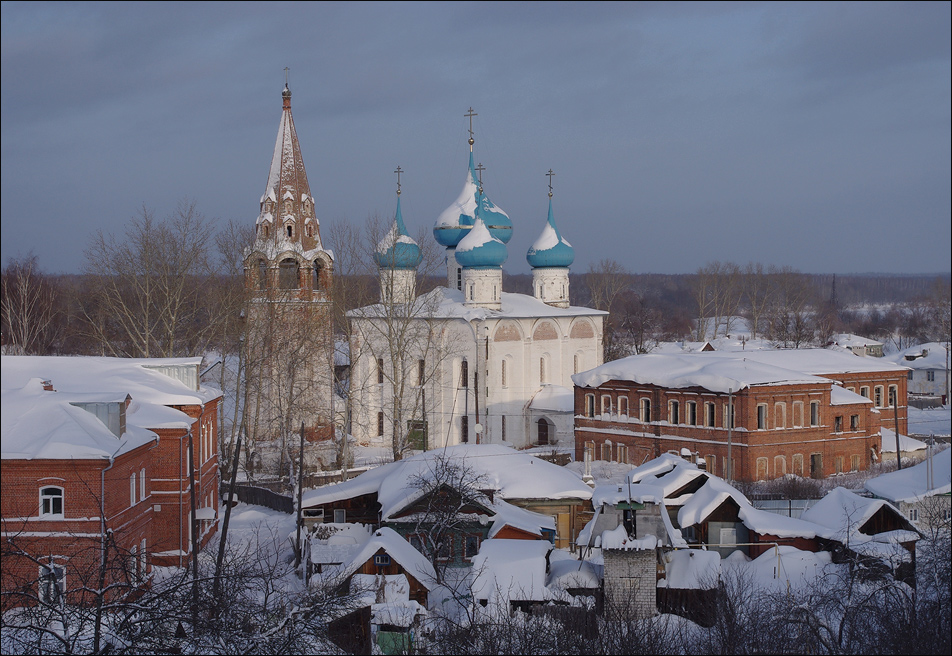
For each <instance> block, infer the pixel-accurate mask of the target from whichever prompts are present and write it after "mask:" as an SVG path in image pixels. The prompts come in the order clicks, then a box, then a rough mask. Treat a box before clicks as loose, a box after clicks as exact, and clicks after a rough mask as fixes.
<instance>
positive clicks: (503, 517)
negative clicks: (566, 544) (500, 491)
mask: <svg viewBox="0 0 952 656" xmlns="http://www.w3.org/2000/svg"><path fill="white" fill-rule="evenodd" d="M492 510H493V512H494V513H495V514H494V515H493V518H492V521H493V526H492V528H491V529H489V536H488V537H490V538H493V537H496V535H497V534H498V533H499V531H501V530H502V529H503V528H505V527H506V526H511V527H512V528H515V529H519V530H520V531H525V532H526V533H531V534H532V535H535V536H538V537H542V536H543V530H547V531H551V532H552V533H553V534H555V518H553V517H552V516H551V515H543V514H541V513H537V512H533V511H531V510H526V509H525V508H520V507H519V506H514V505H512V504H511V503H507V502H505V501H503V500H502V499H496V500H495V501H494V502H493V504H492Z"/></svg>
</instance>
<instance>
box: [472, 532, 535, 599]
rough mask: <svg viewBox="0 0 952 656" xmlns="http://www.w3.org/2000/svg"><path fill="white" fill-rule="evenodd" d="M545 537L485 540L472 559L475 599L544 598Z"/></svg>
mask: <svg viewBox="0 0 952 656" xmlns="http://www.w3.org/2000/svg"><path fill="white" fill-rule="evenodd" d="M550 549H552V545H551V544H550V543H549V542H546V541H544V540H484V541H483V542H482V544H481V545H480V547H479V553H478V554H476V556H475V557H474V558H473V571H474V572H476V573H477V574H476V578H475V579H474V580H473V587H472V594H473V597H474V598H476V599H492V600H509V601H518V600H529V601H546V600H548V599H550V598H551V597H552V595H551V593H550V592H549V589H548V588H547V587H546V579H547V575H546V571H545V569H546V562H545V556H546V554H547V553H548V552H549V550H550Z"/></svg>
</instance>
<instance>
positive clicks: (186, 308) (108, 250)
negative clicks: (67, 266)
mask: <svg viewBox="0 0 952 656" xmlns="http://www.w3.org/2000/svg"><path fill="white" fill-rule="evenodd" d="M212 229H213V222H212V221H209V220H208V219H206V218H205V217H204V216H203V215H202V214H200V213H199V212H198V210H197V209H196V205H195V203H194V202H191V201H188V200H183V201H181V202H180V203H179V205H178V207H177V208H176V209H175V211H174V212H173V213H172V215H171V216H169V217H168V218H167V219H165V220H162V221H160V220H157V219H156V218H155V215H154V213H153V212H152V210H150V209H148V208H146V207H143V208H142V209H141V210H140V212H139V214H138V215H137V216H135V217H133V218H132V219H130V221H129V223H128V227H127V229H126V231H125V233H124V234H122V235H116V234H107V233H105V232H103V231H99V232H98V233H96V235H95V237H94V238H93V241H92V243H91V244H90V246H89V247H88V248H87V249H86V265H85V268H84V272H85V274H86V276H87V279H88V285H89V290H90V298H89V299H88V303H87V304H86V306H85V308H84V313H85V316H86V319H87V323H88V327H89V330H90V331H91V332H92V334H93V337H94V338H95V339H96V340H97V341H98V342H99V344H100V347H101V349H102V352H103V353H108V354H110V355H116V356H136V357H170V356H176V355H181V354H185V353H187V354H192V353H196V352H199V353H200V352H203V351H204V350H205V348H206V347H207V345H208V344H209V342H210V341H211V339H212V335H214V334H215V333H216V332H217V331H218V329H219V326H218V322H219V320H220V318H221V315H222V313H223V312H224V313H225V314H227V313H228V312H230V311H232V308H231V307H230V306H229V305H228V304H226V305H225V306H224V307H221V306H219V305H217V304H216V303H215V301H216V300H218V299H216V298H215V295H214V294H212V293H210V288H209V282H210V281H211V282H215V281H216V274H217V273H218V271H217V264H218V263H217V262H216V261H215V258H214V257H213V253H212V249H211V245H212V243H213V232H212Z"/></svg>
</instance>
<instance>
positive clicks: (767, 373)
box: [572, 352, 831, 394]
mask: <svg viewBox="0 0 952 656" xmlns="http://www.w3.org/2000/svg"><path fill="white" fill-rule="evenodd" d="M572 380H573V381H574V382H575V384H576V385H578V386H580V387H598V386H599V385H602V384H604V383H606V382H608V381H610V380H626V381H632V382H635V383H641V384H645V385H658V386H660V387H668V388H675V389H679V388H689V387H701V388H703V389H707V390H711V391H712V392H720V393H724V394H726V393H728V392H729V391H733V392H739V391H740V390H742V389H745V388H748V387H752V386H760V385H790V384H803V383H813V384H826V385H829V384H830V383H831V381H829V380H827V379H824V378H820V377H817V376H813V375H809V374H804V373H802V372H801V371H798V370H796V369H792V368H785V367H780V366H777V365H773V364H764V363H762V362H759V361H757V360H754V359H752V358H750V357H747V356H746V355H745V356H739V355H738V354H737V353H717V352H714V353H681V354H654V353H649V354H647V355H631V356H629V357H627V358H622V359H621V360H615V361H613V362H606V363H605V364H603V365H600V366H598V367H595V368H594V369H589V370H588V371H583V372H581V373H578V374H575V375H573V376H572Z"/></svg>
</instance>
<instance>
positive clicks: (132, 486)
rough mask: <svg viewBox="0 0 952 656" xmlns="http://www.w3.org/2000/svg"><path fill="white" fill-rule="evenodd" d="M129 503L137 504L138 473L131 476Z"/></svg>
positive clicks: (131, 504)
mask: <svg viewBox="0 0 952 656" xmlns="http://www.w3.org/2000/svg"><path fill="white" fill-rule="evenodd" d="M129 505H130V506H134V505H136V473H135V472H132V474H131V475H130V476H129Z"/></svg>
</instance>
